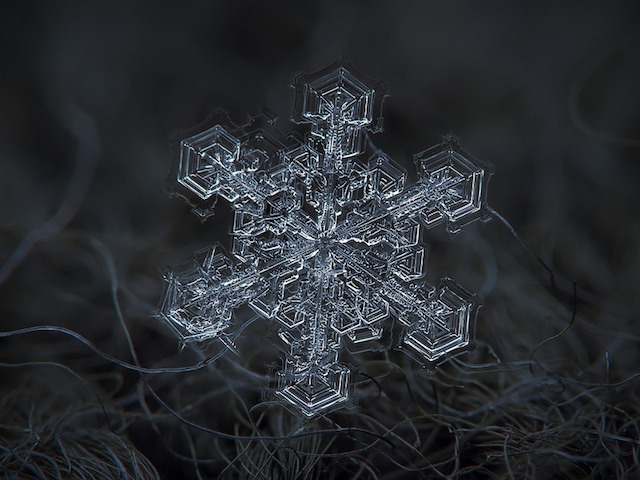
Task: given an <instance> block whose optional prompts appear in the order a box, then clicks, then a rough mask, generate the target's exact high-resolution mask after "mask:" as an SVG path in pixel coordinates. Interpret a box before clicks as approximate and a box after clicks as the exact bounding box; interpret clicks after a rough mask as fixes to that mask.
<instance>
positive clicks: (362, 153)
mask: <svg viewBox="0 0 640 480" xmlns="http://www.w3.org/2000/svg"><path fill="white" fill-rule="evenodd" d="M294 89H295V101H294V109H293V116H292V119H293V121H294V122H296V123H298V124H310V126H311V128H310V130H309V131H308V133H307V134H306V135H305V136H304V138H299V137H296V136H291V137H289V138H284V137H283V136H282V135H281V134H279V133H278V131H277V130H276V129H275V128H274V126H273V122H272V121H271V119H270V118H268V117H267V116H265V115H262V116H259V117H254V118H253V119H252V120H251V121H250V122H249V124H247V125H245V126H243V127H238V126H236V125H234V124H233V123H232V122H231V121H229V120H228V119H225V120H223V121H221V123H218V124H215V125H214V126H212V127H210V128H208V129H205V130H204V131H202V132H199V133H197V134H196V135H193V136H190V137H189V138H185V139H183V140H182V141H181V142H180V145H179V156H178V158H177V159H176V162H175V164H174V168H173V174H174V175H175V179H177V182H178V183H177V188H178V190H177V191H178V193H179V194H181V195H182V196H184V197H185V198H186V199H187V200H188V201H189V202H190V203H191V205H192V206H193V207H194V212H195V213H197V214H198V215H200V216H202V217H204V218H206V217H207V216H209V215H211V214H212V212H213V207H214V205H215V202H216V198H217V197H222V198H224V199H225V200H226V201H227V202H229V204H230V206H231V208H232V210H233V215H234V220H233V226H232V231H231V235H232V243H231V252H230V254H227V253H226V252H225V251H224V250H223V249H222V247H221V246H220V245H218V244H216V245H214V246H212V247H210V248H208V249H206V250H204V251H202V252H199V253H198V254H197V255H196V260H195V263H194V264H192V265H190V266H189V267H186V268H183V269H182V270H179V271H172V272H170V273H168V274H167V275H166V278H165V294H164V299H163V302H162V305H161V307H160V315H159V316H160V318H162V319H164V320H165V321H166V322H167V323H168V324H170V325H171V326H172V327H173V328H174V329H175V330H176V332H178V334H179V335H180V337H181V339H182V341H183V342H184V343H189V342H197V343H205V344H206V343H207V342H210V341H213V340H214V339H219V340H221V341H223V343H225V344H226V345H227V346H229V347H233V344H232V341H231V340H230V339H231V338H232V336H231V335H230V332H232V331H233V330H234V327H235V328H236V329H237V328H238V326H237V325H234V310H237V309H239V308H240V307H242V306H247V305H248V307H250V309H252V310H253V311H254V312H256V314H258V315H259V316H260V317H262V318H264V319H266V320H275V322H276V325H277V328H278V336H279V338H280V339H281V341H282V345H283V348H284V349H285V361H284V367H283V369H282V370H281V371H280V372H278V373H277V375H276V382H275V383H276V386H275V394H276V395H277V396H279V397H281V398H282V399H284V400H285V401H287V402H289V403H290V404H292V405H294V406H295V407H297V408H298V409H299V410H300V411H301V412H302V413H303V414H304V415H307V416H313V415H316V414H318V413H323V412H326V411H328V410H330V409H333V408H335V407H336V406H340V405H343V404H344V402H346V401H347V400H348V399H349V396H350V395H349V385H350V376H351V370H350V368H349V367H348V366H347V365H344V364H342V363H340V362H339V353H340V350H341V349H342V348H343V347H344V346H345V345H346V346H347V348H349V349H350V350H352V351H354V350H361V351H366V350H367V349H369V350H370V349H376V348H381V347H384V345H383V342H378V341H379V340H380V339H382V337H383V336H384V335H385V332H388V331H390V330H391V326H392V325H396V326H400V327H401V328H399V330H400V334H399V335H397V336H398V342H397V343H398V344H399V345H398V346H400V347H401V348H402V349H404V350H405V351H409V352H411V353H412V354H413V355H412V356H413V357H414V358H418V359H419V360H420V361H422V362H423V363H424V364H427V365H435V364H437V363H438V362H440V361H442V360H444V359H446V358H449V357H450V356H451V355H452V354H455V353H457V352H460V351H464V350H465V349H466V348H468V346H469V342H470V335H471V332H470V323H471V322H470V320H471V319H472V317H473V314H474V311H475V308H476V306H477V304H478V303H477V300H476V297H475V296H474V295H471V294H470V293H468V292H467V291H466V290H464V289H463V288H462V287H461V286H459V285H458V284H457V283H456V282H455V281H454V280H452V279H450V278H444V279H442V280H441V281H440V283H439V285H438V286H432V285H429V284H427V283H426V282H425V281H424V276H425V267H426V258H427V246H426V245H425V244H423V243H422V232H423V229H424V228H425V227H426V228H427V229H430V228H433V227H435V226H437V225H440V224H446V227H447V229H448V230H449V232H451V233H455V232H457V231H458V230H460V229H461V228H462V227H464V226H465V225H467V224H469V223H471V222H473V221H475V220H477V219H486V218H487V207H486V205H485V198H486V189H487V182H488V180H489V176H490V172H489V171H488V170H487V167H486V166H485V165H482V164H480V163H479V162H477V161H475V160H472V159H471V158H470V157H469V156H468V155H467V154H466V153H465V152H464V151H463V150H462V149H461V148H460V147H459V145H458V143H457V139H456V138H455V137H453V136H452V135H449V136H446V137H444V138H443V141H442V143H441V144H439V145H436V146H435V147H433V148H430V149H428V150H425V151H423V152H422V153H419V154H417V155H415V163H416V165H417V168H418V177H419V178H418V180H417V182H415V184H414V185H412V186H407V185H406V183H407V172H406V171H405V169H404V168H402V166H400V165H398V164H397V163H396V162H394V161H393V160H392V159H391V158H390V157H389V156H387V155H386V154H385V153H383V152H382V151H380V150H379V149H377V148H375V147H374V146H373V143H372V142H371V141H370V139H369V138H368V137H367V135H368V133H369V132H376V131H379V130H381V125H382V116H381V112H382V102H383V99H384V96H385V94H384V90H383V88H382V85H381V84H379V83H376V82H373V81H372V80H370V79H369V78H367V77H365V76H363V75H361V74H358V73H355V71H354V69H353V68H352V67H351V65H349V64H348V63H344V62H342V63H339V64H335V65H333V66H331V67H329V68H327V69H325V70H323V71H320V72H318V73H315V74H311V75H298V76H297V77H296V78H295V81H294ZM396 330H398V328H396Z"/></svg>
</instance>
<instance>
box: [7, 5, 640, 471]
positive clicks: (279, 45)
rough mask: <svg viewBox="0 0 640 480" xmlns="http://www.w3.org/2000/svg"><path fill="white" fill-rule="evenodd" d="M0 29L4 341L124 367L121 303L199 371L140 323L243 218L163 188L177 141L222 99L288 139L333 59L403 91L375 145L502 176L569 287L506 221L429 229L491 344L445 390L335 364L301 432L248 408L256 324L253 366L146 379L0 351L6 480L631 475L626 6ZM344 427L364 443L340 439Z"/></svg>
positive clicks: (136, 340) (165, 11) (637, 118)
mask: <svg viewBox="0 0 640 480" xmlns="http://www.w3.org/2000/svg"><path fill="white" fill-rule="evenodd" d="M0 12H1V13H0V167H1V169H0V326H1V327H0V330H2V331H3V332H10V331H14V330H17V329H22V328H27V327H31V326H38V325H56V326H60V327H64V328H67V329H69V330H73V331H74V332H77V333H78V334H80V335H82V336H84V337H85V338H87V339H88V340H89V341H90V342H92V343H93V345H95V347H97V348H98V349H100V350H101V351H103V352H106V353H107V354H108V355H111V356H113V357H115V358H117V359H120V360H122V361H124V362H127V363H134V359H133V357H132V354H131V352H130V349H129V347H128V344H127V337H126V335H125V332H124V331H123V329H122V327H121V323H120V320H119V317H118V312H119V311H120V312H122V316H123V318H122V319H123V321H124V322H125V323H126V325H127V327H128V329H129V331H130V334H131V338H132V341H133V344H134V345H135V347H136V350H137V353H138V357H139V361H140V363H141V364H142V365H144V366H149V367H172V366H180V365H189V364H193V363H195V362H197V361H198V360H199V359H200V358H199V357H198V355H197V354H196V353H194V352H192V351H189V350H184V351H180V349H179V345H178V341H177V339H176V338H175V336H173V334H172V333H171V332H170V331H168V329H167V328H165V327H164V326H163V325H161V324H160V323H159V322H158V321H157V320H156V319H155V318H154V316H153V315H154V312H155V309H156V307H157V304H158V301H159V299H160V297H161V292H162V273H161V268H163V267H165V266H173V265H176V264H180V263H182V262H185V261H188V260H189V259H190V258H191V256H192V254H193V252H194V251H196V250H198V249H200V248H203V247H205V246H207V245H209V244H211V243H212V242H213V241H215V240H218V241H221V242H222V243H223V244H228V241H229V240H228V235H227V233H228V230H229V221H230V217H229V209H228V207H227V206H226V205H225V204H224V201H220V202H219V204H218V207H217V212H216V216H215V217H213V218H212V219H210V220H208V221H207V222H204V223H202V222H200V221H199V220H198V218H196V217H195V216H194V215H192V214H191V213H190V211H189V207H188V205H186V203H185V202H183V201H182V200H181V199H178V198H170V196H169V195H168V194H167V192H166V190H165V187H166V183H165V179H166V176H167V173H168V171H169V166H170V163H171V159H172V155H173V152H172V147H171V139H172V138H173V137H176V136H178V137H179V135H180V132H181V131H184V130H186V129H189V128H192V127H193V126H194V125H197V124H199V123H201V122H203V121H205V120H206V119H207V118H208V116H209V115H211V114H212V113H213V112H214V111H215V110H216V109H224V110H225V111H226V112H228V113H229V115H230V116H231V118H232V119H234V120H235V121H236V122H238V123H242V122H243V121H244V119H245V118H246V116H247V114H250V113H255V112H257V111H258V110H259V109H260V108H262V107H268V108H270V109H271V110H273V111H274V112H275V113H276V114H277V115H278V123H277V125H278V127H279V128H280V129H281V130H282V131H284V132H288V131H289V130H291V129H293V128H294V125H292V124H291V123H289V120H288V117H289V114H290V110H291V106H292V93H293V90H292V89H291V88H289V85H290V83H291V79H292V77H293V75H294V74H295V73H297V72H300V71H302V72H314V71H317V70H320V69H322V68H324V67H325V66H327V65H329V64H331V63H332V62H334V61H335V60H336V59H337V58H338V57H341V56H345V55H346V56H348V57H350V58H351V60H352V61H353V63H354V65H355V66H356V67H357V68H358V69H359V70H360V71H362V72H363V73H365V74H366V75H368V76H370V77H374V78H380V79H382V80H384V82H385V84H386V86H387V88H388V91H389V93H390V97H388V98H387V99H386V101H385V105H384V110H383V114H384V118H385V120H384V122H385V123H384V125H385V131H384V132H383V133H380V134H376V135H374V136H373V141H374V142H375V143H376V144H377V145H378V146H379V147H381V148H382V149H383V150H385V152H387V153H388V154H389V155H390V156H392V157H393V158H394V159H395V160H396V161H398V162H399V163H402V164H404V165H405V166H406V167H407V168H408V169H409V170H410V171H411V170H412V168H413V164H412V155H413V154H414V153H416V152H419V151H421V150H423V149H425V148H428V147H430V146H432V145H434V144H436V143H437V142H439V140H440V135H441V134H446V133H448V132H451V131H453V132H454V133H456V134H457V135H459V136H460V139H461V145H462V147H463V148H464V149H465V150H466V151H467V152H469V153H470V154H472V155H473V156H475V157H476V158H478V159H480V160H482V161H485V162H491V163H493V164H494V165H495V171H496V174H495V176H494V177H493V179H492V181H491V183H490V186H489V188H490V190H489V203H490V204H491V206H492V207H493V208H494V209H495V210H496V211H497V212H499V213H500V214H502V215H503V216H504V217H505V218H506V219H508V220H509V221H510V222H511V224H512V225H513V226H514V227H515V229H516V230H517V231H518V232H519V233H520V234H521V235H522V236H523V237H524V238H525V239H526V241H527V242H528V243H529V244H530V245H531V247H532V248H533V250H535V252H536V253H537V254H538V255H539V257H540V258H541V259H543V260H544V262H546V264H548V265H549V266H550V267H551V268H552V269H553V270H554V271H555V273H556V277H555V282H552V281H551V279H550V277H549V275H548V273H547V272H546V271H545V269H544V268H543V267H542V266H541V265H540V263H539V262H538V261H537V260H536V258H535V257H533V256H531V255H530V254H529V253H527V251H526V250H525V249H524V248H523V247H522V246H521V245H520V244H519V243H518V242H517V240H516V239H515V238H514V237H513V236H512V235H511V233H510V232H509V230H508V229H507V228H506V227H505V226H504V225H503V224H502V223H501V222H500V221H499V220H497V219H494V220H493V221H491V222H489V223H487V224H485V225H473V226H471V227H470V228H469V229H466V230H464V231H463V232H462V233H460V234H459V235H457V236H456V237H454V238H449V236H448V235H446V234H445V233H444V232H436V231H434V232H429V238H427V239H426V240H427V241H428V242H429V243H430V245H431V253H430V259H429V268H430V269H429V273H428V280H430V281H435V280H437V278H439V277H441V276H443V275H450V276H452V277H454V278H456V279H457V280H458V281H460V283H462V284H463V285H465V286H466V287H467V288H468V289H469V290H471V291H477V292H480V293H481V295H482V296H483V298H484V303H483V305H484V306H483V309H482V310H481V312H480V315H479V317H478V325H477V330H476V336H477V347H476V350H475V351H474V352H473V353H471V354H469V355H467V356H463V357H461V358H460V359H456V361H454V362H450V363H449V364H447V365H444V366H442V367H441V368H440V369H439V370H438V371H437V372H436V373H435V374H433V375H429V374H428V373H427V372H425V371H424V370H422V369H421V368H420V366H419V365H413V364H412V363H411V362H410V361H409V360H407V359H406V358H405V357H404V356H402V355H400V354H398V353H397V352H390V353H388V354H370V355H368V356H367V355H365V356H363V358H359V357H358V356H355V357H354V358H353V359H351V358H349V359H346V361H349V362H350V363H352V364H353V365H357V367H358V369H359V371H360V372H361V373H362V376H360V377H359V378H358V381H357V382H356V386H355V389H356V392H357V394H356V396H357V398H358V399H359V402H358V403H359V404H358V405H357V406H355V407H353V408H352V409H348V410H345V411H339V412H335V413H332V414H330V415H328V416H327V418H320V419H314V420H311V421H305V420H303V419H301V418H299V417H297V416H296V415H295V414H293V413H292V412H289V411H288V410H286V409H285V408H283V407H282V406H281V405H277V404H273V402H270V401H269V400H268V399H267V400H264V399H263V398H262V397H261V389H263V388H264V387H267V386H268V379H267V377H266V374H267V373H268V371H269V369H270V367H269V364H274V363H275V365H276V367H277V365H278V362H279V358H280V356H279V353H278V351H277V349H275V348H272V347H271V346H269V342H265V341H264V335H265V332H267V330H268V326H265V325H257V324H256V325H252V326H251V327H250V328H249V329H248V330H247V332H246V333H245V339H244V340H242V342H241V344H240V345H239V347H240V351H241V353H242V355H241V356H240V357H234V356H233V355H229V357H230V358H227V357H226V356H225V357H224V359H221V360H219V361H217V362H216V363H214V364H213V365H212V366H211V367H209V368H206V369H201V370H198V371H196V372H190V373H181V374H163V375H145V376H144V380H141V377H140V376H139V375H138V374H137V373H135V372H132V371H130V370H127V369H125V368H122V367H120V366H117V365H115V364H114V363H113V362H111V361H109V360H108V359H105V358H104V357H101V356H100V355H98V354H96V353H95V352H94V351H93V350H91V349H90V348H88V347H87V346H86V345H83V344H82V343H81V342H79V341H78V340H77V339H74V338H72V337H70V336H69V335H65V334H62V333H60V332H35V333H24V334H20V335H17V334H16V335H10V336H5V337H4V338H0V362H1V363H2V365H1V367H0V440H1V441H0V449H1V450H2V452H3V453H2V456H1V457H0V458H1V460H0V468H2V469H3V471H4V472H5V474H7V475H8V476H9V478H12V477H11V475H15V478H43V476H44V477H45V478H55V477H56V475H61V473H60V472H62V471H65V472H69V477H70V478H81V477H80V474H79V473H78V472H85V475H88V474H87V472H90V473H91V472H93V473H92V474H94V475H96V476H95V478H120V477H117V475H119V474H123V472H126V473H127V475H130V477H131V478H157V477H158V476H160V478H417V477H420V476H429V477H432V476H438V475H440V476H455V475H458V476H459V477H461V478H494V477H498V478H502V477H506V478H508V477H509V476H515V477H516V478H526V477H530V478H589V477H593V478H602V477H603V476H607V475H608V476H611V477H620V478H622V477H625V476H628V477H629V478H631V477H632V476H633V475H638V476H640V472H638V470H637V461H638V454H639V451H640V443H639V438H640V435H639V433H638V429H639V428H640V425H638V411H639V409H638V404H639V402H638V398H637V397H638V394H637V391H638V378H639V377H638V376H639V375H640V368H639V364H640V349H639V344H638V342H639V341H640V327H639V325H640V324H639V322H638V321H639V320H640V319H639V313H638V312H639V307H640V300H639V295H638V291H639V290H638V289H639V287H640V281H639V280H638V278H639V276H640V250H639V248H638V245H639V242H640V188H638V186H637V179H638V177H639V176H640V33H639V32H640V4H638V2H633V1H626V2H624V1H619V2H518V3H516V2H500V1H498V2H472V1H460V2H431V1H426V2H425V1H406V2H382V1H368V2H364V1H361V2H355V1H354V2H339V1H327V2H308V1H300V2H292V1H285V2H258V1H236V2H233V1H225V2H221V1H210V2H204V1H191V2H180V3H179V4H178V3H177V2H176V3H169V2H135V3H134V2H125V1H114V2H100V1H98V2H68V1H59V2H55V3H53V2H9V3H5V4H3V5H2V7H0ZM572 281H575V282H576V283H575V285H576V288H575V293H576V295H574V294H573V293H574V289H573V287H572ZM258 323H259V322H258ZM64 367H66V369H65V368H64ZM156 393H157V395H158V397H160V399H158V398H156V397H155V396H154V395H155V394H156ZM263 400H264V401H263ZM163 402H166V403H167V404H168V405H170V406H172V408H173V409H174V410H175V412H174V413H176V412H179V413H180V415H181V416H182V417H186V418H187V419H188V420H189V421H191V422H193V423H195V424H197V425H199V426H201V427H206V428H209V429H211V430H213V431H203V430H202V429H200V430H198V429H196V428H193V426H188V425H186V424H185V423H184V422H183V421H182V419H181V418H177V417H176V415H174V414H173V413H172V412H171V411H169V410H168V409H167V408H165V406H164V405H163V404H162V403H163ZM107 418H109V421H107V420H106V419H107ZM350 427H351V428H353V429H356V430H357V429H360V430H361V431H360V430H358V431H355V430H354V431H353V432H349V433H347V434H345V433H344V432H343V431H339V429H340V428H350ZM216 432H217V433H216ZM220 432H222V433H223V434H224V435H221V434H220ZM301 432H303V433H304V434H305V435H306V434H307V433H309V435H307V436H298V437H295V438H294V439H290V440H277V441H275V440H264V441H261V442H256V441H253V442H252V441H247V440H242V439H234V438H233V436H246V437H254V438H258V437H260V436H261V435H263V436H274V435H275V436H278V437H285V436H289V435H291V434H293V433H295V434H300V433H301ZM314 432H315V433H314ZM318 432H319V433H318ZM391 445H392V446H391ZM114 458H118V459H120V460H119V463H118V462H116V461H114V460H113V459H114ZM336 458H338V459H339V460H340V461H339V462H336ZM56 465H57V467H54V466H56ZM56 468H59V470H56ZM56 472H57V473H56ZM96 472H97V473H96ZM41 474H42V475H41ZM39 475H41V476H39ZM74 475H75V476H74ZM89 478H92V477H89Z"/></svg>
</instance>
